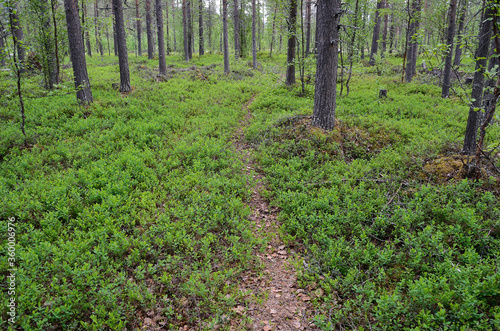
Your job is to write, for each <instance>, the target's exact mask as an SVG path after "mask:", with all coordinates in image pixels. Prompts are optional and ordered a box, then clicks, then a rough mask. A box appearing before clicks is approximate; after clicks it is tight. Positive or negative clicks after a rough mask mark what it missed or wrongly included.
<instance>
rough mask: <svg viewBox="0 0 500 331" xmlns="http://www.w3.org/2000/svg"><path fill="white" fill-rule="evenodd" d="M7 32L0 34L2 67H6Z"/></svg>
mask: <svg viewBox="0 0 500 331" xmlns="http://www.w3.org/2000/svg"><path fill="white" fill-rule="evenodd" d="M6 44H7V43H6V42H5V32H4V31H2V33H0V67H5V54H6V52H5V45H6Z"/></svg>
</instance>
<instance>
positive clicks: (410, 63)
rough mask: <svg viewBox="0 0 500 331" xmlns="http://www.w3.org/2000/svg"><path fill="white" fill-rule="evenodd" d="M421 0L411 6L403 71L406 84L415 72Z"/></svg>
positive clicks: (416, 0) (415, 0)
mask: <svg viewBox="0 0 500 331" xmlns="http://www.w3.org/2000/svg"><path fill="white" fill-rule="evenodd" d="M421 7H422V3H421V0H414V1H413V4H412V10H411V17H410V25H409V31H408V41H407V44H408V51H407V65H406V70H405V77H406V82H407V83H410V82H411V81H412V79H413V76H415V74H416V72H417V57H418V40H417V33H418V29H419V27H420V11H421Z"/></svg>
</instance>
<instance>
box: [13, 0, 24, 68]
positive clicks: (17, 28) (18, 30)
mask: <svg viewBox="0 0 500 331" xmlns="http://www.w3.org/2000/svg"><path fill="white" fill-rule="evenodd" d="M11 6H12V8H11V10H10V16H11V17H12V34H13V35H14V37H15V38H16V49H17V60H18V61H19V70H20V72H21V73H22V72H24V61H25V59H26V48H25V46H24V34H23V29H22V27H21V25H20V24H19V22H20V21H19V16H18V15H17V10H18V9H17V1H16V0H15V1H13V2H12V3H11Z"/></svg>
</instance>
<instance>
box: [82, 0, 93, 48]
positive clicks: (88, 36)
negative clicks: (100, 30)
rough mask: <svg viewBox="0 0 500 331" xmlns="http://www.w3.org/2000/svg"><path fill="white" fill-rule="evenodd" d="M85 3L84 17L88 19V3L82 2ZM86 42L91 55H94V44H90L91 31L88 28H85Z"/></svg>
mask: <svg viewBox="0 0 500 331" xmlns="http://www.w3.org/2000/svg"><path fill="white" fill-rule="evenodd" d="M82 5H83V17H84V18H85V19H87V17H88V15H87V4H84V3H82ZM85 42H86V43H87V51H88V53H89V56H90V57H92V45H91V44H90V32H89V29H88V28H85Z"/></svg>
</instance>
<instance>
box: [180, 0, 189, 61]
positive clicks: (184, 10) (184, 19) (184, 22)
mask: <svg viewBox="0 0 500 331" xmlns="http://www.w3.org/2000/svg"><path fill="white" fill-rule="evenodd" d="M186 7H187V0H182V30H183V32H184V60H185V61H186V62H189V46H188V42H189V39H188V26H187V8H186Z"/></svg>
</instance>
